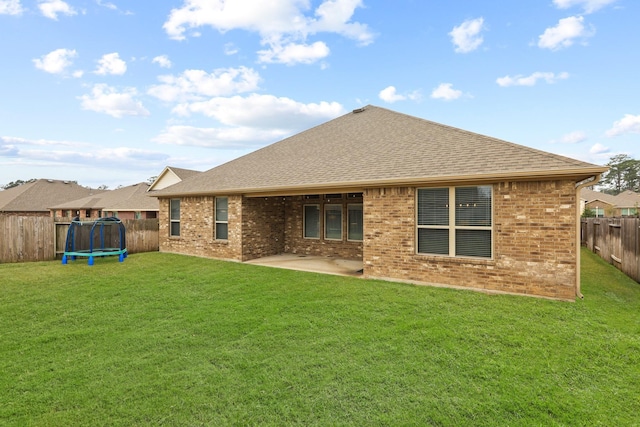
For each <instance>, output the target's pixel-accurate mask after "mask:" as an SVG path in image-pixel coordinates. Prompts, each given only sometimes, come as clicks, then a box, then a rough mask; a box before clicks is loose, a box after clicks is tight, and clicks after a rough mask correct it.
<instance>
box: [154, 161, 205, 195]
mask: <svg viewBox="0 0 640 427" xmlns="http://www.w3.org/2000/svg"><path fill="white" fill-rule="evenodd" d="M199 173H201V172H200V171H195V170H191V169H182V168H176V167H173V166H167V167H165V168H164V169H163V170H162V172H160V175H158V177H157V178H156V180H155V181H153V184H151V186H150V187H149V189H148V190H147V191H156V190H162V189H163V188H167V187H169V186H171V185H173V184H177V183H178V182H180V181H182V180H184V179H187V178H189V177H191V176H193V175H197V174H199Z"/></svg>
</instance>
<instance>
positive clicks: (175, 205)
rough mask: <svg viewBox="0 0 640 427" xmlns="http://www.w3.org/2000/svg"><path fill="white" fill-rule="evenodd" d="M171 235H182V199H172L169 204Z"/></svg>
mask: <svg viewBox="0 0 640 427" xmlns="http://www.w3.org/2000/svg"><path fill="white" fill-rule="evenodd" d="M169 223H170V229H169V235H170V236H179V235H180V199H171V201H170V202H169Z"/></svg>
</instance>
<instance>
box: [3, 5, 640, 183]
mask: <svg viewBox="0 0 640 427" xmlns="http://www.w3.org/2000/svg"><path fill="white" fill-rule="evenodd" d="M639 20H640V2H638V1H637V0H518V1H504V0H503V1H498V0H495V1H490V0H487V1H482V0H478V1H468V0H449V1H446V2H445V1H436V0H395V1H393V2H392V1H382V0H375V1H374V0H319V1H310V0H272V1H269V2H266V1H262V0H226V1H224V0H164V1H160V2H148V1H124V0H122V1H119V0H111V1H109V0H0V57H1V58H2V61H1V64H2V65H1V66H0V185H3V184H6V183H8V182H11V181H15V180H18V179H22V180H27V179H31V178H51V179H65V180H76V181H78V182H79V183H80V184H82V185H86V186H92V187H97V186H99V185H107V186H108V187H109V188H116V187H117V186H120V185H130V184H134V183H137V182H140V181H146V180H147V179H148V178H149V177H151V176H154V175H158V174H159V173H160V172H161V171H162V169H163V168H164V167H165V166H167V165H169V166H176V167H182V168H188V169H196V170H207V169H210V168H212V167H214V166H216V165H218V164H221V163H223V162H226V161H229V160H231V159H234V158H236V157H239V156H241V155H243V154H246V153H248V152H251V151H254V150H256V149H258V148H260V147H262V146H265V145H267V144H270V143H273V142H276V141H278V140H280V139H282V138H284V137H286V136H289V135H292V134H295V133H297V132H300V131H302V130H305V129H307V128H309V127H311V126H315V125H317V124H320V123H322V122H325V121H327V120H330V119H332V118H335V117H337V116H339V115H342V114H344V113H346V112H349V111H351V110H353V109H355V108H358V107H360V106H363V105H367V104H374V105H377V106H381V107H385V108H389V109H392V110H396V111H399V112H402V113H406V114H410V115H414V116H418V117H421V118H425V119H428V120H433V121H436V122H440V123H444V124H447V125H451V126H455V127H459V128H462V129H466V130H469V131H473V132H478V133H482V134H485V135H489V136H493V137H496V138H501V139H505V140H508V141H511V142H515V143H518V144H523V145H526V146H529V147H533V148H537V149H541V150H545V151H550V152H553V153H558V154H563V155H567V156H570V157H574V158H578V159H581V160H585V161H589V162H592V163H596V164H604V163H606V162H607V161H608V159H609V158H610V157H611V156H613V155H615V154H620V153H626V154H629V155H630V156H632V157H634V158H640V150H639V149H638V142H639V141H640V136H639V135H640V78H639V77H638V76H639V71H640V54H639V53H638V46H640V31H638V21H639ZM479 155H481V153H479Z"/></svg>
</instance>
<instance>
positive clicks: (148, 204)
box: [51, 182, 159, 211]
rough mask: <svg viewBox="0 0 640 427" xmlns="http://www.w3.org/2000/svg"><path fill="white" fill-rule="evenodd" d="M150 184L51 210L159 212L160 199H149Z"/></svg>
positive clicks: (106, 192) (88, 198)
mask: <svg viewBox="0 0 640 427" xmlns="http://www.w3.org/2000/svg"><path fill="white" fill-rule="evenodd" d="M148 188H149V184H147V183H146V182H140V183H138V184H134V185H129V186H127V187H122V188H118V189H116V190H109V191H105V192H104V193H101V194H99V195H98V196H90V197H85V198H82V199H77V200H70V201H68V202H66V203H61V204H58V205H55V206H51V209H101V210H108V211H157V210H158V209H159V203H158V199H156V198H154V197H149V195H148V193H147V189H148Z"/></svg>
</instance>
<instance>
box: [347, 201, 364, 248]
mask: <svg viewBox="0 0 640 427" xmlns="http://www.w3.org/2000/svg"><path fill="white" fill-rule="evenodd" d="M362 233H363V218H362V204H355V203H354V204H348V205H347V240H353V241H359V242H361V241H362Z"/></svg>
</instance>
